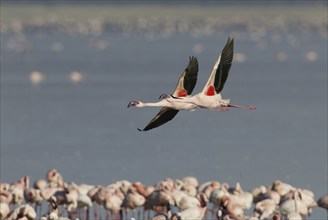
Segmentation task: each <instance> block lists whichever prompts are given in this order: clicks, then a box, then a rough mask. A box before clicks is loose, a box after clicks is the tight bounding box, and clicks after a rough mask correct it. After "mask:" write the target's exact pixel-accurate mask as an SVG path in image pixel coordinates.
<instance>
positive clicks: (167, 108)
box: [128, 57, 198, 131]
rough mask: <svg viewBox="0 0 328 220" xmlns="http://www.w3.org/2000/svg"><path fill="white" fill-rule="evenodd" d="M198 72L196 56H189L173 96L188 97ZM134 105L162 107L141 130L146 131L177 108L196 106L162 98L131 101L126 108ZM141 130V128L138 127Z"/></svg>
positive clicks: (177, 109) (172, 114) (164, 121)
mask: <svg viewBox="0 0 328 220" xmlns="http://www.w3.org/2000/svg"><path fill="white" fill-rule="evenodd" d="M197 74H198V61H197V58H196V57H189V63H188V66H187V67H186V69H185V70H184V72H183V73H182V74H181V76H180V78H179V81H178V83H177V86H176V88H175V90H174V92H173V96H174V97H188V96H189V95H190V94H191V93H192V91H193V89H194V88H195V85H196V82H197ZM131 106H134V107H138V108H142V107H162V109H161V110H160V111H159V112H158V114H157V115H156V116H155V117H154V118H153V119H152V120H151V121H150V122H149V124H148V125H147V126H146V127H145V128H144V129H143V130H142V131H148V130H150V129H153V128H156V127H158V126H161V125H162V124H165V123H166V122H168V121H170V120H172V119H173V118H174V117H175V116H176V114H177V113H178V112H179V110H192V109H194V108H195V107H196V106H195V105H194V104H190V103H179V102H172V101H171V102H169V101H168V100H167V99H162V100H161V101H159V102H155V103H144V102H141V101H131V102H130V103H129V105H128V108H129V107H131ZM138 130H140V131H141V129H138Z"/></svg>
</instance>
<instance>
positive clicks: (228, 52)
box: [214, 37, 233, 94]
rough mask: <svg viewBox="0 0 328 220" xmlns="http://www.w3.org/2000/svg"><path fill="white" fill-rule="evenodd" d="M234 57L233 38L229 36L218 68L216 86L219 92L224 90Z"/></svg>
mask: <svg viewBox="0 0 328 220" xmlns="http://www.w3.org/2000/svg"><path fill="white" fill-rule="evenodd" d="M232 59H233V38H231V37H229V38H228V41H227V43H226V45H225V46H224V48H223V50H222V52H221V59H220V63H219V65H218V67H217V69H216V74H215V80H214V87H215V91H216V93H217V94H219V93H220V92H221V91H222V90H223V86H224V84H225V82H226V81H227V78H228V74H229V70H230V67H231V63H232Z"/></svg>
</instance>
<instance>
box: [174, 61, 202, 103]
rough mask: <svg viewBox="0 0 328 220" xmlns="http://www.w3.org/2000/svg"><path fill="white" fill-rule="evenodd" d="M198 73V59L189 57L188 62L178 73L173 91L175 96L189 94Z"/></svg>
mask: <svg viewBox="0 0 328 220" xmlns="http://www.w3.org/2000/svg"><path fill="white" fill-rule="evenodd" d="M197 74H198V61H197V58H196V57H194V56H191V57H189V63H188V66H187V67H186V69H185V70H184V72H183V73H182V74H181V75H180V77H179V81H178V84H177V86H176V88H175V90H174V92H173V94H172V95H173V96H175V97H183V96H187V95H190V94H191V93H192V91H193V90H194V88H195V85H196V82H197Z"/></svg>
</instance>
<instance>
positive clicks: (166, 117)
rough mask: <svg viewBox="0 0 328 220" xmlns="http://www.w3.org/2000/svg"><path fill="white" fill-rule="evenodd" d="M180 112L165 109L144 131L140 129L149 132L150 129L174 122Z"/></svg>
mask: <svg viewBox="0 0 328 220" xmlns="http://www.w3.org/2000/svg"><path fill="white" fill-rule="evenodd" d="M178 112H179V110H175V109H171V108H168V107H163V108H162V109H161V110H160V111H159V112H158V113H157V115H156V116H155V117H154V118H153V119H152V120H151V121H150V122H149V123H148V125H147V126H146V127H145V128H144V129H143V130H141V129H138V130H140V131H148V130H150V129H153V128H156V127H159V126H161V125H163V124H165V123H166V122H168V121H170V120H172V119H173V118H174V116H176V114H178Z"/></svg>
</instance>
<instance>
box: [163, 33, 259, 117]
mask: <svg viewBox="0 0 328 220" xmlns="http://www.w3.org/2000/svg"><path fill="white" fill-rule="evenodd" d="M233 47H234V39H233V38H231V37H229V38H228V41H227V43H226V45H225V47H224V48H223V50H222V52H221V54H220V55H219V57H218V59H217V61H216V62H215V64H214V67H213V70H212V73H211V75H210V77H209V79H208V80H207V82H206V84H205V86H204V88H203V90H202V91H201V92H200V93H198V94H196V95H194V96H187V97H175V96H174V94H173V95H166V94H163V95H162V96H161V98H163V99H165V100H167V101H168V102H171V103H176V102H181V103H185V104H192V105H195V106H196V107H197V108H205V109H210V110H220V111H228V110H229V108H228V107H234V108H244V109H256V107H255V106H252V105H249V106H241V105H234V104H231V103H230V100H229V99H223V98H222V96H221V91H222V90H223V87H224V84H225V82H226V80H227V78H228V74H229V70H230V67H231V63H232V59H233Z"/></svg>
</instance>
